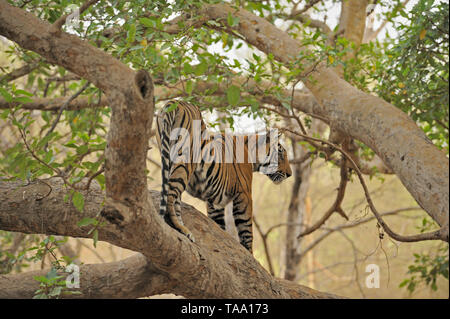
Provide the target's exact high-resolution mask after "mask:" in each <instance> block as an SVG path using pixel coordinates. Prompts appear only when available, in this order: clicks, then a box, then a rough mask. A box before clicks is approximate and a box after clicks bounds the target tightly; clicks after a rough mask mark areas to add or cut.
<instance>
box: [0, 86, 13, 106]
mask: <svg viewBox="0 0 450 319" xmlns="http://www.w3.org/2000/svg"><path fill="white" fill-rule="evenodd" d="M0 94H1V95H2V96H3V98H4V99H5V101H6V102H8V103H9V102H11V101H12V100H13V97H12V95H11V94H9V92H8V91H6V90H5V89H4V88H2V87H0Z"/></svg>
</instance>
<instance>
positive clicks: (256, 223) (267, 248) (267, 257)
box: [253, 216, 275, 276]
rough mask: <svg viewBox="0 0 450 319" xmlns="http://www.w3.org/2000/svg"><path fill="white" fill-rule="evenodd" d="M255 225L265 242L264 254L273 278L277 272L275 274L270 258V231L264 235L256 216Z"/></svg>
mask: <svg viewBox="0 0 450 319" xmlns="http://www.w3.org/2000/svg"><path fill="white" fill-rule="evenodd" d="M253 223H254V224H255V226H256V230H257V231H258V233H259V235H260V236H261V239H262V242H263V247H264V253H265V255H266V260H267V264H268V265H269V272H270V274H271V275H272V276H275V272H274V270H273V266H272V258H271V257H270V253H269V246H268V245H267V236H268V235H269V232H270V231H267V232H266V233H264V232H263V231H262V229H261V227H260V226H259V224H258V222H257V221H256V219H255V217H254V216H253Z"/></svg>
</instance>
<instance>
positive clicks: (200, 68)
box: [194, 61, 208, 76]
mask: <svg viewBox="0 0 450 319" xmlns="http://www.w3.org/2000/svg"><path fill="white" fill-rule="evenodd" d="M206 70H208V64H207V63H206V62H205V61H202V62H200V64H197V65H196V66H195V70H194V74H195V75H197V76H200V75H203V74H205V73H206Z"/></svg>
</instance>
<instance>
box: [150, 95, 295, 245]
mask: <svg viewBox="0 0 450 319" xmlns="http://www.w3.org/2000/svg"><path fill="white" fill-rule="evenodd" d="M156 122H157V132H156V133H157V134H156V138H157V143H158V147H159V149H160V152H161V164H162V169H161V175H162V176H161V177H162V191H161V202H160V215H161V217H163V218H164V220H165V221H166V222H167V223H168V224H169V225H170V226H172V227H173V228H175V229H176V230H178V231H179V232H180V233H182V234H184V235H185V236H187V237H188V238H189V239H190V240H191V241H193V242H195V239H194V236H193V234H192V233H191V231H190V230H189V229H188V228H187V227H186V226H185V225H184V223H183V220H182V218H181V214H180V211H181V194H182V193H183V192H184V191H187V192H188V194H190V195H192V196H194V197H196V198H199V199H201V200H203V201H205V202H206V207H207V215H208V217H209V218H211V219H212V220H213V221H215V222H216V223H217V224H218V225H219V226H220V227H221V228H222V229H223V230H225V220H224V212H225V206H227V204H228V203H230V202H232V203H233V219H234V224H235V226H236V228H237V232H238V236H239V241H240V244H241V245H242V246H244V247H245V248H246V249H247V250H248V251H249V252H250V253H252V243H253V234H252V176H253V172H258V171H260V172H263V173H264V174H265V175H267V176H268V177H269V178H270V179H271V180H272V181H273V182H274V183H275V184H279V183H281V182H282V181H283V180H285V179H287V178H288V177H289V176H291V175H292V170H291V167H290V164H289V160H288V156H287V152H286V150H285V149H284V147H283V146H282V145H281V144H280V143H278V139H276V141H277V143H278V145H273V149H274V151H272V152H271V151H270V143H269V142H270V137H271V136H270V132H268V131H266V132H265V133H263V134H259V135H254V136H253V137H252V136H238V135H232V138H228V137H227V136H226V135H225V134H224V133H217V134H212V133H210V132H209V131H208V130H207V128H206V124H205V122H204V121H203V117H202V115H201V112H200V110H199V108H198V107H197V106H195V105H193V104H190V103H187V102H184V101H181V100H176V101H169V102H168V103H167V104H166V105H165V106H164V108H163V109H162V110H161V112H159V114H158V115H157V121H156ZM196 134H197V137H196V139H195V138H194V136H196ZM199 135H200V137H201V138H200V139H199ZM256 140H257V141H256ZM255 141H256V142H255ZM250 142H251V143H250ZM238 146H239V147H238ZM257 146H258V150H259V152H261V149H262V150H263V151H262V152H263V153H264V155H265V156H256V155H255V152H256V148H257ZM230 154H231V155H230ZM234 154H236V156H234ZM238 154H239V156H238ZM258 155H259V153H258ZM227 156H228V157H227ZM224 157H225V159H227V160H225V161H224V160H223V158H224ZM238 157H240V158H238ZM261 157H262V158H263V159H264V160H263V161H260V160H259V159H260V158H261Z"/></svg>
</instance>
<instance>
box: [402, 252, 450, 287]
mask: <svg viewBox="0 0 450 319" xmlns="http://www.w3.org/2000/svg"><path fill="white" fill-rule="evenodd" d="M414 258H415V259H414V264H412V265H410V266H409V267H408V274H410V275H411V276H410V277H409V278H407V279H405V280H404V281H402V282H401V283H400V287H406V288H407V289H408V291H409V292H410V293H413V292H414V291H415V290H416V289H417V287H418V286H419V285H420V284H425V285H426V286H429V287H430V288H431V289H432V290H434V291H436V290H437V289H438V286H437V284H436V281H437V279H438V277H439V276H442V277H444V278H445V279H447V280H448V269H449V268H448V245H445V246H444V247H442V246H441V247H440V248H439V249H438V251H437V253H436V254H435V255H434V256H430V255H429V254H424V253H421V254H414Z"/></svg>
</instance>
